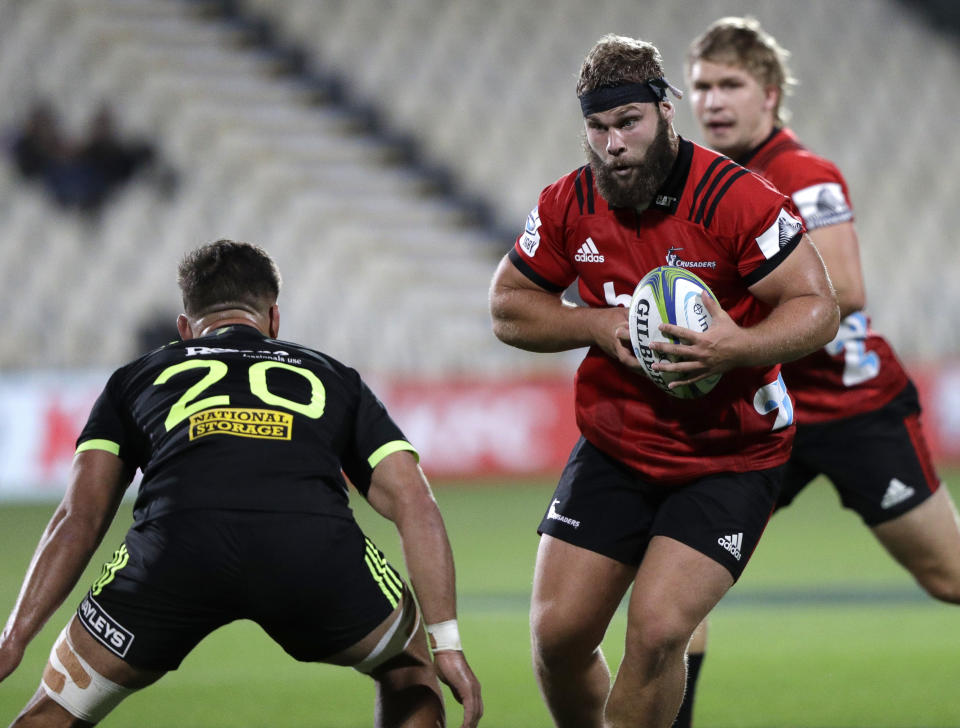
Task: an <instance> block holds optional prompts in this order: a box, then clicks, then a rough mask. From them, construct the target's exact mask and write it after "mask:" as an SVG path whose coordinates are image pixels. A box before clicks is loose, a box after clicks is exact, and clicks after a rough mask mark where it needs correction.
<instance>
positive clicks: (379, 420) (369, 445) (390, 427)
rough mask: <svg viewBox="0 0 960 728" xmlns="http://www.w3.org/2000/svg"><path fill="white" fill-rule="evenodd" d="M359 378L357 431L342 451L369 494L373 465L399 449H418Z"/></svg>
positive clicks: (362, 490)
mask: <svg viewBox="0 0 960 728" xmlns="http://www.w3.org/2000/svg"><path fill="white" fill-rule="evenodd" d="M357 379H358V385H359V395H358V401H357V411H356V418H355V420H354V426H353V434H352V437H351V438H350V441H349V442H348V443H347V447H346V448H345V450H344V452H343V453H342V454H341V464H342V466H343V472H344V473H346V475H347V477H348V478H349V479H350V482H351V483H353V485H354V487H355V488H356V489H357V490H358V491H360V493H362V494H363V495H364V496H366V495H367V491H368V490H369V489H370V477H371V475H372V474H373V469H374V468H375V467H377V465H378V464H379V463H380V461H381V460H383V459H384V458H385V457H386V456H387V455H390V454H391V453H394V452H397V451H399V450H409V451H410V452H413V453H414V454H415V455H417V451H416V449H415V448H414V447H413V445H411V444H410V443H409V442H407V440H406V438H405V437H404V435H403V432H402V431H401V430H400V428H399V427H398V426H397V424H396V423H395V422H394V421H393V419H392V418H391V417H390V415H389V413H388V412H387V408H386V407H384V405H383V403H382V402H381V401H380V400H379V399H378V398H377V396H376V395H375V394H374V393H373V391H372V390H371V389H370V388H369V387H368V386H367V385H366V383H365V382H364V381H363V380H362V379H360V378H359V375H358V376H357ZM418 457H419V455H418Z"/></svg>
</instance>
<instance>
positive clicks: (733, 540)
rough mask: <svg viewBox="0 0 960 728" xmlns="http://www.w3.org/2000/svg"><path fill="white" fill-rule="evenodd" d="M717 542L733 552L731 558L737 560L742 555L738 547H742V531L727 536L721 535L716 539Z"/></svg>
mask: <svg viewBox="0 0 960 728" xmlns="http://www.w3.org/2000/svg"><path fill="white" fill-rule="evenodd" d="M717 543H718V544H720V545H721V546H723V547H724V548H725V549H726V550H727V551H729V552H730V553H731V554H733V558H735V559H736V560H737V561H739V560H740V558H741V557H742V556H743V554H742V553H741V551H740V549H742V548H743V534H742V533H731V534H730V535H729V536H721V537H720V538H718V539H717Z"/></svg>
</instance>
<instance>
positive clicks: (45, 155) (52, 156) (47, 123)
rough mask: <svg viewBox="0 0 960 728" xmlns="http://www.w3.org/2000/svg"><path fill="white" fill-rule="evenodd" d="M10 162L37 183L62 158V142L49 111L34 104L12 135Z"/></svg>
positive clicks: (54, 116)
mask: <svg viewBox="0 0 960 728" xmlns="http://www.w3.org/2000/svg"><path fill="white" fill-rule="evenodd" d="M11 152H12V155H13V162H14V164H16V166H17V169H18V170H19V171H20V174H22V175H23V176H24V177H26V178H27V179H40V178H42V177H43V176H44V175H45V174H46V172H47V171H48V170H49V169H50V168H51V167H52V166H54V165H56V164H59V163H60V161H61V160H62V159H63V158H64V157H65V156H66V154H67V150H66V142H65V139H64V137H63V134H62V133H61V131H60V122H59V120H58V119H57V114H56V112H55V111H54V109H53V107H52V106H51V105H50V104H49V103H48V102H46V101H38V102H36V103H35V104H34V105H33V107H32V108H31V109H30V113H29V115H28V116H27V121H26V123H25V124H24V126H23V128H22V129H21V131H20V132H19V133H17V134H16V136H15V138H14V140H13V145H12V148H11Z"/></svg>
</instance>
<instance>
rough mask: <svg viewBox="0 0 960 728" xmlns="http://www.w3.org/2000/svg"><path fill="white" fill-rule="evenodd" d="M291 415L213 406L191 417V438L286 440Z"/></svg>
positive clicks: (289, 432)
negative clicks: (214, 436) (216, 436)
mask: <svg viewBox="0 0 960 728" xmlns="http://www.w3.org/2000/svg"><path fill="white" fill-rule="evenodd" d="M292 434H293V415H292V414H291V413H289V412H279V411H277V410H268V409H248V408H245V407H212V408H210V409H205V410H203V411H202V412H197V413H196V414H195V415H191V416H190V439H191V440H196V439H197V438H199V437H204V436H206V435H235V436H237V437H253V438H256V439H258V440H289V439H290V437H291V435H292Z"/></svg>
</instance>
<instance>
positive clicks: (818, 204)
mask: <svg viewBox="0 0 960 728" xmlns="http://www.w3.org/2000/svg"><path fill="white" fill-rule="evenodd" d="M793 201H794V202H795V203H796V205H797V209H798V210H800V215H801V216H803V221H804V222H805V223H806V224H807V229H808V230H814V229H815V228H818V227H824V226H826V225H834V224H836V223H840V222H847V221H849V220H852V219H853V210H851V209H850V206H849V205H848V204H847V200H846V198H845V197H844V196H843V188H842V187H841V186H840V185H839V184H838V183H836V182H823V183H821V184H816V185H812V186H810V187H805V188H804V189H802V190H797V191H796V192H794V193H793Z"/></svg>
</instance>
